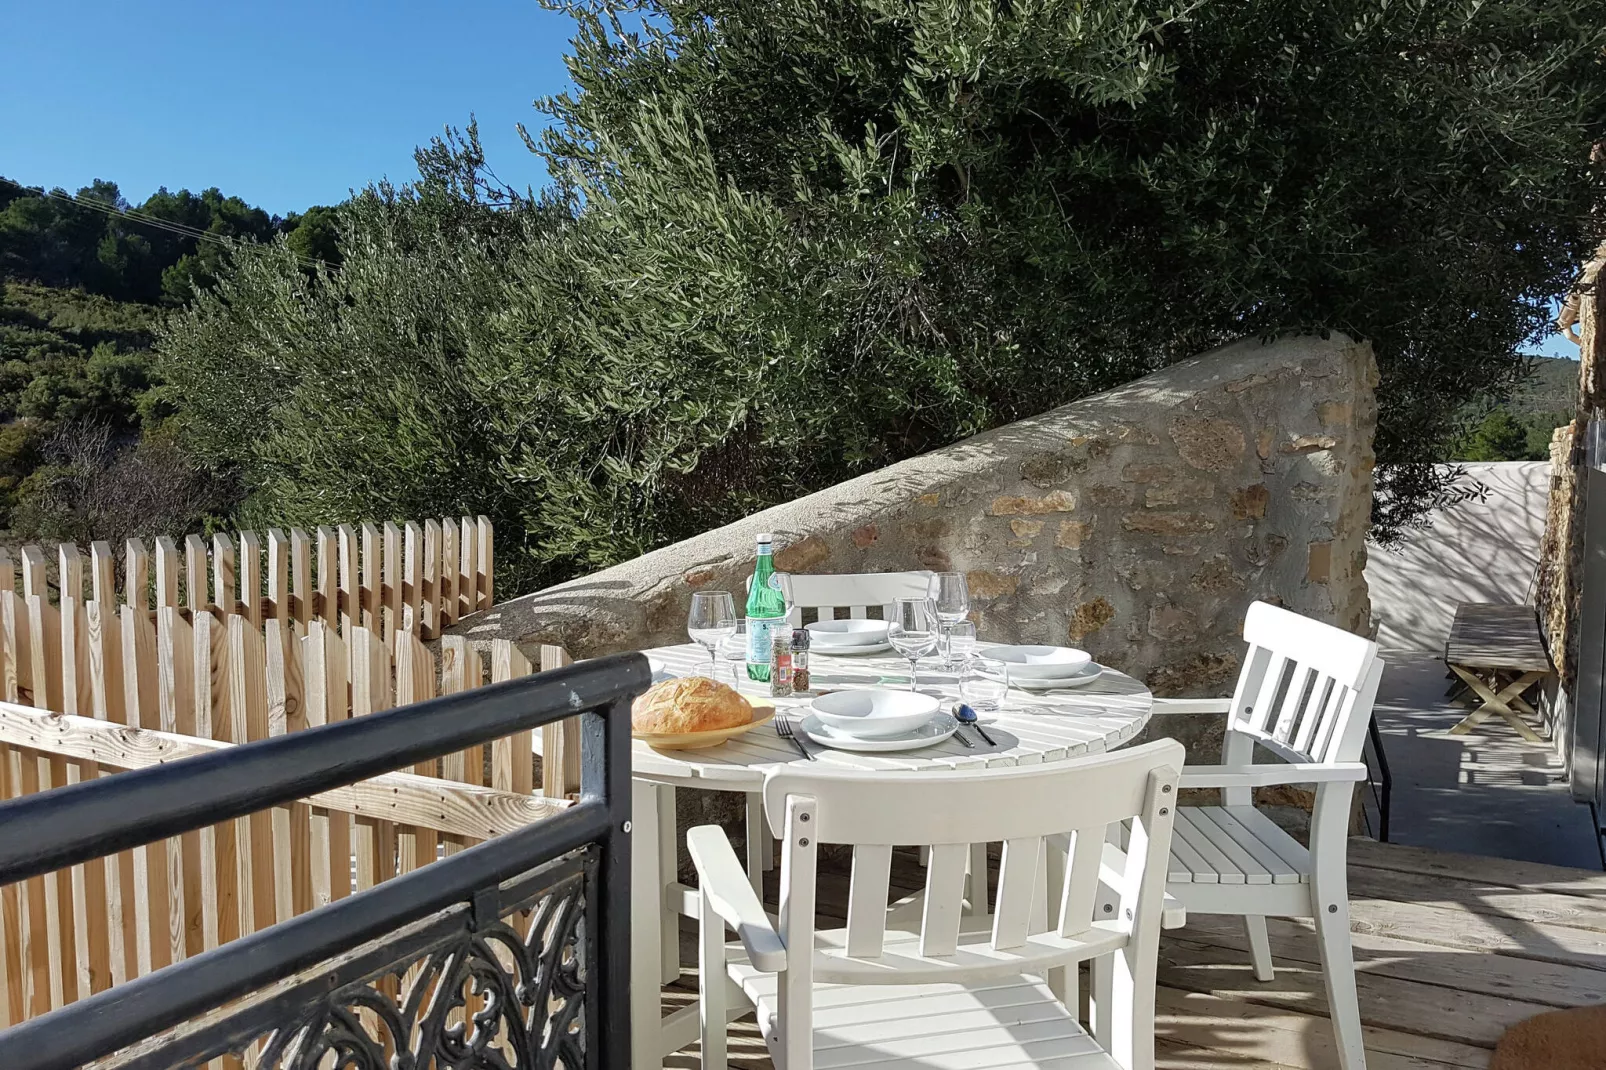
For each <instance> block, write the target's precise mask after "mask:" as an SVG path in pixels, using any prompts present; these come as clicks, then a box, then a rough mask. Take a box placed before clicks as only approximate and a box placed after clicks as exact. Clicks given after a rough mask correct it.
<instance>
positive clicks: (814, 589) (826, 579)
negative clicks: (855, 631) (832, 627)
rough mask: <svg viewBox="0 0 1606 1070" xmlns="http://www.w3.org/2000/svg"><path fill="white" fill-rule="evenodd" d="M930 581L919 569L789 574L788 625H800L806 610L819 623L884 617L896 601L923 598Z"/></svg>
mask: <svg viewBox="0 0 1606 1070" xmlns="http://www.w3.org/2000/svg"><path fill="white" fill-rule="evenodd" d="M749 582H751V578H749ZM930 582H931V573H930V572H929V571H923V570H915V571H911V572H866V573H848V572H844V573H837V574H833V575H810V574H807V573H792V574H791V584H792V612H791V621H792V626H793V627H794V628H801V627H802V626H803V611H804V610H806V609H811V610H816V611H818V613H819V619H821V620H837V619H841V618H844V617H847V618H850V619H855V620H863V619H864V618H865V617H867V616H869V611H870V609H872V608H875V609H879V610H880V611H881V615H882V617H883V618H886V617H887V616H888V615H889V614H890V613H891V611H892V604H893V603H894V602H895V601H897V600H898V599H900V598H924V597H925V596H926V593H927V590H928V587H929V584H930Z"/></svg>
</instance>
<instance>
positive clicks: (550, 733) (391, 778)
mask: <svg viewBox="0 0 1606 1070" xmlns="http://www.w3.org/2000/svg"><path fill="white" fill-rule="evenodd" d="M430 523H434V522H430ZM392 527H393V526H391V525H387V526H386V529H385V530H384V531H383V532H375V534H376V535H377V542H375V541H374V540H371V539H370V538H369V536H368V533H369V531H370V530H372V529H371V526H370V525H364V526H363V528H362V536H361V537H360V539H359V537H358V535H357V533H356V532H355V531H353V530H352V529H350V528H345V527H343V528H340V529H337V530H336V531H335V532H331V533H329V535H330V536H331V537H330V538H328V539H326V538H325V531H322V530H321V531H320V532H319V535H318V539H317V540H316V543H314V541H313V540H309V539H306V538H305V537H299V533H297V532H292V533H291V534H290V536H289V538H284V537H281V536H280V535H279V534H278V533H277V532H269V537H268V550H267V569H266V576H265V585H264V586H263V587H262V588H261V589H262V590H263V591H264V592H265V593H264V594H263V595H262V596H261V597H252V596H253V595H254V594H256V593H257V591H258V589H259V583H261V582H262V581H261V574H260V573H258V572H256V571H254V570H255V568H256V567H257V565H258V564H259V562H260V558H259V555H258V554H257V553H256V552H255V543H254V540H253V539H252V538H251V537H250V536H249V535H246V536H242V537H241V538H240V540H239V544H240V546H241V547H242V548H243V549H244V554H243V555H241V556H238V557H236V556H235V555H234V554H233V553H232V549H233V544H232V543H231V542H227V541H224V540H223V539H222V538H221V537H220V538H219V539H215V540H214V542H213V546H212V550H211V553H210V555H209V560H208V555H207V554H206V547H205V546H204V544H199V540H196V539H190V540H186V548H187V550H189V551H191V552H190V553H189V554H188V555H187V556H186V557H185V558H183V559H181V558H180V557H179V556H178V554H177V548H176V546H175V545H173V544H172V543H171V542H170V541H169V540H159V541H158V543H157V554H156V567H157V575H156V577H155V595H154V601H155V606H154V607H153V608H150V609H147V608H146V604H147V603H146V601H145V596H146V594H147V593H148V587H147V582H148V577H147V575H146V567H147V563H146V561H145V557H144V548H143V547H142V546H140V545H138V544H137V543H136V542H131V543H130V544H129V545H128V547H126V556H125V560H124V562H123V572H124V575H125V578H126V580H125V584H124V590H125V598H124V599H123V600H122V602H121V604H119V603H118V601H117V598H116V591H115V587H114V586H113V582H112V580H113V577H114V575H115V564H116V562H115V561H113V560H112V559H111V556H110V554H109V553H108V552H107V548H105V547H104V546H103V545H100V544H97V546H96V547H95V548H93V549H92V550H91V553H90V560H91V568H92V576H91V580H92V583H91V588H92V589H91V591H90V592H88V593H90V595H91V597H88V598H85V597H84V594H85V591H84V583H83V577H82V558H81V555H80V554H79V552H78V550H77V549H76V548H75V547H70V546H62V547H59V548H58V549H57V558H58V560H57V562H56V572H57V576H58V583H57V588H58V589H57V598H56V599H55V601H52V600H51V599H50V598H49V592H48V591H47V590H46V577H45V569H44V567H43V564H44V562H43V552H42V551H40V550H38V549H37V548H34V547H28V548H25V549H24V550H23V551H22V555H21V556H22V573H23V575H22V585H21V593H20V594H19V593H18V585H17V577H16V566H15V564H14V563H13V561H12V559H11V557H10V556H9V555H8V554H5V553H4V552H0V699H3V702H0V797H4V798H8V799H9V798H16V797H19V796H22V795H27V794H31V793H34V792H39V791H46V790H49V789H51V788H54V787H58V786H61V785H65V784H72V783H76V782H79V781H82V780H86V779H90V778H93V777H99V776H115V775H117V773H118V772H119V771H122V770H129V769H140V768H145V767H148V766H151V765H154V764H159V763H162V762H166V761H172V760H175V759H178V758H183V757H189V756H193V755H197V754H201V753H205V752H207V751H211V750H215V749H218V748H223V747H229V746H232V745H235V744H238V743H242V742H247V741H251V740H257V739H264V738H267V737H269V736H274V735H278V734H281V733H285V732H295V731H300V730H302V729H305V728H308V727H312V726H316V725H322V724H327V723H330V722H333V721H339V720H343V719H345V718H348V717H360V716H364V715H367V714H370V713H375V712H378V711H380V710H384V709H387V708H390V707H392V706H395V705H403V704H407V703H412V702H418V701H422V700H425V699H428V698H431V697H433V696H435V695H436V694H451V693H455V692H459V691H464V690H468V689H471V688H475V687H479V686H481V685H482V684H484V683H486V682H487V675H488V676H489V679H490V681H492V682H495V681H502V680H508V679H513V678H515V677H518V676H522V675H525V674H528V673H530V672H532V671H534V669H535V667H534V666H532V665H531V664H530V662H529V660H528V659H527V658H526V657H525V656H524V655H523V654H522V653H521V652H520V651H519V650H518V648H517V647H515V646H514V645H513V644H512V643H510V642H506V641H496V642H494V643H493V644H492V645H491V648H490V658H489V661H490V664H489V666H487V665H486V664H485V663H484V658H482V656H481V654H480V653H479V652H478V651H477V650H476V649H475V648H473V647H471V646H469V644H468V643H467V642H466V641H465V640H463V639H462V638H461V637H457V636H446V637H444V638H443V639H442V640H441V642H440V658H439V663H438V664H437V659H436V656H435V655H434V654H433V653H432V652H431V650H430V649H429V648H428V647H426V646H425V645H424V642H423V637H424V636H426V635H428V634H429V632H430V630H431V629H438V628H440V627H443V626H444V625H445V624H447V623H450V621H451V620H453V619H454V618H455V617H456V616H458V615H459V614H461V613H466V612H470V611H472V609H473V608H478V607H481V606H483V605H488V604H489V599H490V597H491V593H492V586H491V572H490V547H491V532H490V527H489V524H487V523H486V522H485V521H484V520H483V519H481V520H479V521H473V522H471V521H468V520H464V521H463V522H462V524H461V526H460V527H458V528H456V530H455V533H454V537H453V539H452V540H450V542H448V540H446V539H445V537H444V532H445V530H446V526H445V525H441V526H440V531H441V533H442V534H441V537H440V541H439V542H433V543H432V542H431V536H430V534H429V531H430V528H429V526H428V525H424V526H422V529H421V530H419V528H418V527H415V526H414V525H408V526H407V527H406V529H404V530H402V531H397V532H395V535H396V536H397V537H393V535H392ZM413 531H417V532H418V537H417V538H414V537H413V536H411V535H410V534H408V533H409V532H413ZM459 540H462V541H459ZM470 540H471V541H472V543H473V545H474V547H475V554H474V555H473V558H472V559H471V560H469V563H468V564H464V561H465V558H464V556H463V555H462V552H461V547H462V546H463V545H464V542H466V541H470ZM376 545H377V546H378V547H379V549H378V550H377V551H373V550H372V549H371V548H372V547H373V546H376ZM431 545H433V546H435V547H437V548H438V549H439V553H440V556H439V557H436V556H434V555H435V551H431V550H422V552H420V553H418V554H416V555H415V554H413V553H412V552H411V548H413V547H419V548H422V547H425V546H431ZM314 546H316V549H317V554H318V567H317V568H316V570H314V569H313V568H312V564H311V550H312V548H313V547H314ZM396 546H400V547H402V548H403V550H402V552H401V554H400V555H398V554H396V553H392V552H391V550H392V548H393V547H396ZM447 547H450V548H451V549H452V550H453V551H455V554H456V556H455V560H456V561H457V562H458V566H457V568H456V569H455V570H454V571H452V572H451V573H450V576H448V574H447V573H446V571H445V570H444V569H441V570H439V571H435V572H434V573H433V574H432V573H431V570H430V568H429V562H430V561H431V560H434V561H436V562H437V563H439V562H441V561H444V560H446V559H447V555H446V552H445V551H446V548H447ZM359 549H360V550H361V557H360V562H361V568H360V570H359V565H358V563H359V556H358V550H359ZM348 550H349V552H348ZM181 560H182V563H183V566H184V567H183V569H182V570H180V569H179V567H178V566H179V563H180V561H181ZM393 563H394V567H392V564H393ZM208 565H209V566H210V568H211V571H212V573H213V577H214V581H215V583H214V586H213V587H212V589H211V591H210V593H203V592H206V591H207V587H206V571H207V566H208ZM236 565H238V573H236V572H235V567H236ZM181 572H182V575H183V577H184V580H185V583H184V594H185V596H186V597H185V598H184V604H180V601H179V598H178V578H179V576H180V575H181ZM236 574H237V575H238V577H239V586H235V581H234V578H233V577H234V576H235V575H236ZM314 576H316V577H317V580H316V584H315V585H314V583H313V577H314ZM465 591H466V592H468V593H465ZM231 596H232V597H231ZM567 660H568V659H567V657H566V656H565V655H564V653H563V651H562V650H561V649H560V648H555V647H548V648H544V649H543V650H542V657H541V661H542V664H541V668H552V667H556V666H558V665H562V664H565V663H567ZM487 670H488V672H487ZM560 727H561V726H549V727H548V728H545V729H543V730H542V737H541V739H540V741H539V744H538V743H537V741H536V740H535V739H533V738H531V733H523V734H521V735H517V736H513V737H509V738H504V739H500V740H496V741H494V742H493V743H491V744H488V745H485V746H483V747H475V748H471V749H470V750H468V751H465V752H463V753H461V754H457V755H452V756H449V757H447V758H445V759H443V760H441V761H439V762H430V763H425V764H422V765H418V766H415V767H414V768H413V769H412V771H411V772H398V773H391V774H387V775H385V776H381V777H377V778H375V779H372V780H369V781H365V782H363V783H360V784H356V785H352V786H350V787H347V788H342V789H338V790H336V791H331V792H326V793H324V794H321V795H318V796H315V797H312V798H309V799H306V800H304V801H301V802H297V803H295V804H293V805H290V806H286V807H276V808H273V809H271V810H268V811H263V812H260V813H256V814H252V815H250V816H248V817H244V818H240V819H237V820H231V821H227V822H222V823H220V824H218V825H215V826H212V827H210V828H207V829H203V830H200V831H197V832H192V833H187V834H185V835H183V836H177V837H173V838H170V839H168V840H166V841H164V842H160V843H155V844H150V845H148V846H146V847H142V848H137V849H134V850H130V851H124V852H122V853H120V854H117V855H114V856H110V857H107V858H104V859H100V860H97V861H94V862H90V863H86V864H84V865H81V866H76V867H73V868H72V869H71V870H64V871H60V872H57V873H52V874H47V875H45V876H42V877H38V878H34V879H32V880H29V881H25V882H22V883H20V884H14V885H9V886H6V887H4V888H0V964H3V970H0V1019H3V1022H0V1024H11V1023H15V1022H18V1021H22V1020H24V1019H26V1018H31V1017H34V1016H37V1015H39V1014H42V1013H44V1012H46V1011H49V1010H51V1009H53V1008H55V1007H60V1006H62V1005H64V1004H66V1003H70V1002H72V1001H74V1000H75V999H78V998H81V997H83V996H86V995H88V994H91V993H94V992H99V991H102V990H104V989H106V988H108V987H110V986H113V985H117V984H120V983H123V982H124V981H126V980H128V979H130V978H133V977H138V976H141V975H143V974H146V973H149V972H150V971H152V970H155V969H160V968H161V967H163V966H165V965H167V964H169V963H171V962H176V961H179V960H182V959H185V958H188V957H190V956H193V955H196V954H199V953H200V952H202V951H204V950H207V949H209V948H213V947H216V946H218V945H219V944H221V943H225V942H227V941H229V940H233V939H236V938H238V937H240V936H242V935H245V934H248V933H252V932H255V931H258V930H260V929H263V928H266V927H267V926H270V925H273V924H275V923H277V922H280V921H284V920H286V919H288V918H290V917H292V916H295V915H297V914H301V913H303V912H305V911H307V910H311V909H313V908H315V907H317V906H319V905H321V904H324V903H327V902H329V901H331V900H334V899H340V898H343V897H345V896H347V895H350V894H352V893H353V891H357V890H361V889H364V888H368V887H371V886H372V885H374V884H376V883H378V882H380V881H383V880H386V879H388V878H390V877H393V876H396V875H398V874H400V873H405V872H408V871H410V870H412V869H415V868H417V867H418V866H421V865H426V864H428V863H429V862H432V861H434V860H435V859H436V858H437V857H439V856H440V855H442V854H450V853H454V852H455V851H458V850H461V849H462V848H463V847H464V846H465V845H468V844H472V843H475V842H479V841H480V840H483V839H486V838H489V837H492V836H496V835H500V834H503V833H506V832H510V831H512V830H514V829H517V828H519V827H522V826H523V825H525V824H528V823H529V822H531V821H536V820H540V819H542V818H544V817H547V816H550V815H552V814H554V813H556V812H558V811H559V810H560V809H562V808H563V807H566V806H567V805H568V802H567V798H566V797H567V796H568V795H569V793H570V792H572V791H575V790H577V789H578V779H579V768H578V766H579V759H578V751H577V749H576V747H575V746H571V745H570V741H569V740H568V739H567V738H566V733H564V732H562V731H560V730H559V729H560ZM538 746H539V750H540V752H541V753H543V754H544V755H545V756H546V761H545V762H544V763H543V764H541V766H540V772H539V786H540V788H541V789H542V794H534V792H535V789H536V787H537V771H536V760H535V754H536V751H537V748H538Z"/></svg>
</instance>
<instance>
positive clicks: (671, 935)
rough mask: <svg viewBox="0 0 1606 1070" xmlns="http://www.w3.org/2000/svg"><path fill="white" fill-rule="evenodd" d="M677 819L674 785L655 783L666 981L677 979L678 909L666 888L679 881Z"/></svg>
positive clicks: (661, 961) (661, 941)
mask: <svg viewBox="0 0 1606 1070" xmlns="http://www.w3.org/2000/svg"><path fill="white" fill-rule="evenodd" d="M679 847H680V820H679V814H678V813H677V812H676V809H675V789H674V786H673V785H670V784H660V785H659V786H658V873H659V877H658V903H659V907H658V909H659V911H660V912H661V913H660V917H662V918H663V924H662V926H661V927H660V930H659V948H660V951H659V976H660V977H662V978H663V982H664V984H666V985H671V984H674V983H675V982H676V981H678V980H680V911H679V910H678V909H672V908H671V907H670V906H669V899H668V895H669V889H670V888H671V887H673V886H675V885H678V884H679V883H680V851H679Z"/></svg>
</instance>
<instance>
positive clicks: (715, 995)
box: [697, 896, 726, 1070]
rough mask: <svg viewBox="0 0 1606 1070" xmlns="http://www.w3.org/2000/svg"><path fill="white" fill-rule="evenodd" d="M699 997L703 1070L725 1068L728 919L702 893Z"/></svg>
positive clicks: (699, 897)
mask: <svg viewBox="0 0 1606 1070" xmlns="http://www.w3.org/2000/svg"><path fill="white" fill-rule="evenodd" d="M698 900H699V902H700V903H701V906H700V907H699V908H698V915H699V916H698V918H697V973H698V978H699V979H698V982H697V989H698V991H697V997H698V1012H697V1016H698V1025H699V1037H700V1039H701V1041H702V1047H703V1070H725V1058H726V1054H725V922H724V921H723V920H722V919H721V918H720V916H719V915H718V914H716V913H714V910H713V908H712V907H711V906H710V905H709V903H708V900H706V899H704V898H703V897H701V896H698Z"/></svg>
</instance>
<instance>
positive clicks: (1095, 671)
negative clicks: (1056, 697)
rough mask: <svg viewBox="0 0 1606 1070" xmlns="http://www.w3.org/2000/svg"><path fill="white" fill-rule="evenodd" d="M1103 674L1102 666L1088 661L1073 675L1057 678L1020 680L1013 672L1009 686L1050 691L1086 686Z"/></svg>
mask: <svg viewBox="0 0 1606 1070" xmlns="http://www.w3.org/2000/svg"><path fill="white" fill-rule="evenodd" d="M1103 675H1104V666H1102V665H1100V664H1099V663H1098V662H1096V661H1093V662H1089V663H1088V666H1087V668H1085V669H1083V670H1082V671H1081V672H1079V673H1077V674H1076V675H1074V676H1065V677H1061V678H1060V679H1058V680H1021V679H1016V677H1015V675H1014V674H1013V673H1011V674H1010V677H1009V686H1011V687H1021V688H1025V689H1026V690H1028V691H1050V690H1054V689H1056V688H1062V687H1086V686H1087V685H1088V684H1090V683H1092V682H1093V681H1094V680H1097V679H1098V678H1099V677H1100V676H1103Z"/></svg>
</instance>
